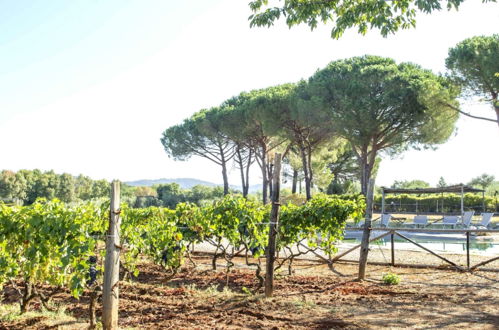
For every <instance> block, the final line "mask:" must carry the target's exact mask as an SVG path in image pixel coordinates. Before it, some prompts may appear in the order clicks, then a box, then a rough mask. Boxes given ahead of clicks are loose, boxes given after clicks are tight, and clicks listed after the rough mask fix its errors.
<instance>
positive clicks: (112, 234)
mask: <svg viewBox="0 0 499 330" xmlns="http://www.w3.org/2000/svg"><path fill="white" fill-rule="evenodd" d="M120 224H121V219H120V182H119V181H113V183H112V184H111V210H110V216H109V230H108V232H107V233H108V236H107V239H106V259H105V264H104V287H103V290H102V326H103V328H104V329H105V330H115V329H118V302H119V295H118V293H119V292H118V291H119V290H118V283H119V271H120V249H121V247H120Z"/></svg>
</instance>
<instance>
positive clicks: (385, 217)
mask: <svg viewBox="0 0 499 330" xmlns="http://www.w3.org/2000/svg"><path fill="white" fill-rule="evenodd" d="M391 219H392V215H391V214H382V215H381V219H380V220H381V221H380V224H379V225H380V226H381V227H388V223H389V222H390V220H391Z"/></svg>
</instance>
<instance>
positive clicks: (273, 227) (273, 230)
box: [265, 153, 281, 297]
mask: <svg viewBox="0 0 499 330" xmlns="http://www.w3.org/2000/svg"><path fill="white" fill-rule="evenodd" d="M272 185H273V190H272V210H271V212H270V224H269V227H270V228H269V229H270V230H269V242H268V247H267V264H266V266H267V272H266V274H265V297H272V293H273V291H274V261H275V252H276V237H277V224H278V222H279V206H280V204H279V191H280V189H281V154H279V153H276V154H275V157H274V173H273V182H272Z"/></svg>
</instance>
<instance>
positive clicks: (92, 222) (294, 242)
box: [0, 195, 365, 323]
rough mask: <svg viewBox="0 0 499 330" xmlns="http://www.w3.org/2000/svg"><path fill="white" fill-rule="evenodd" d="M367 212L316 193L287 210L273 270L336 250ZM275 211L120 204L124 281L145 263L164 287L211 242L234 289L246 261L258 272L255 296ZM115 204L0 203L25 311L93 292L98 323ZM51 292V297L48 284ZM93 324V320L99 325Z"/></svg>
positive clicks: (355, 199) (230, 205)
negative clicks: (157, 271) (156, 270)
mask: <svg viewBox="0 0 499 330" xmlns="http://www.w3.org/2000/svg"><path fill="white" fill-rule="evenodd" d="M363 209H365V205H364V200H363V198H362V197H360V196H339V197H331V196H326V195H317V196H315V197H314V198H313V199H312V200H311V201H309V202H308V203H307V204H305V205H303V206H296V205H293V204H289V205H285V206H284V205H283V206H282V207H281V214H280V221H279V227H278V228H279V229H278V236H277V237H278V239H277V248H278V251H282V252H285V257H282V258H280V259H278V261H277V263H276V269H275V270H276V271H279V270H281V269H284V267H283V266H287V267H286V268H287V271H288V272H289V273H292V266H293V262H294V260H295V258H296V257H298V256H299V255H300V254H303V253H306V252H308V251H316V250H321V251H322V252H323V253H325V254H326V255H332V254H334V253H335V251H336V244H337V242H338V240H340V239H341V238H342V235H343V228H344V226H345V221H346V220H347V219H352V218H358V217H360V216H361V214H362V211H363ZM269 213H270V208H269V206H264V205H262V204H259V203H256V202H252V201H249V200H247V199H244V198H242V197H240V196H232V195H228V196H226V197H225V198H224V199H222V200H220V201H217V202H214V203H213V204H212V205H209V206H205V207H198V206H195V205H192V204H184V203H181V204H178V205H177V207H176V208H175V209H174V210H171V209H167V208H157V207H150V208H145V209H133V208H129V207H128V206H126V205H122V208H121V210H120V216H121V218H122V225H121V246H120V249H121V261H122V264H121V267H122V269H121V272H120V273H121V278H122V279H123V280H129V279H133V280H136V279H137V278H138V276H139V275H140V272H139V268H138V267H137V265H138V262H139V260H142V262H143V258H145V259H146V260H147V262H151V263H153V264H155V265H156V266H157V267H160V268H161V269H162V273H163V280H164V281H168V280H171V279H173V278H174V277H175V276H176V275H177V273H178V271H179V269H180V268H181V266H182V265H184V264H185V263H192V264H193V265H195V261H194V260H193V258H192V257H191V255H190V251H191V248H192V247H193V246H194V245H195V244H199V243H202V242H204V243H209V244H210V245H212V246H213V248H214V249H215V252H214V253H213V254H212V255H211V260H212V261H211V264H212V268H213V269H216V268H217V264H219V262H217V261H223V263H224V264H225V274H226V281H227V284H228V282H229V277H230V276H231V274H232V270H233V267H234V265H235V263H234V260H233V259H234V258H236V257H239V258H243V260H244V261H245V264H246V266H247V267H248V268H250V269H253V270H254V283H255V285H254V286H253V291H254V293H258V292H259V291H260V290H261V287H262V284H263V280H264V278H263V276H262V264H261V259H262V258H261V257H262V256H264V254H265V249H266V244H267V238H268V230H269ZM108 219H109V204H105V203H104V204H101V205H96V204H91V203H87V204H82V205H77V206H68V205H66V204H64V203H62V202H60V201H58V200H52V201H46V200H38V201H37V202H36V203H34V204H32V205H29V206H7V205H5V204H0V242H1V243H0V286H3V285H9V286H11V287H12V288H15V290H16V292H17V294H18V298H19V299H20V312H21V313H25V312H26V311H28V310H29V308H30V303H32V302H34V301H37V304H42V305H43V307H44V308H46V309H48V310H51V309H53V307H52V305H51V297H52V296H54V295H56V294H59V293H61V292H70V293H71V295H72V296H73V297H75V298H78V297H80V296H81V295H82V294H88V295H89V296H90V297H92V299H90V301H89V304H90V310H91V317H92V318H95V316H94V315H95V309H96V301H97V300H98V296H99V290H100V288H101V283H102V274H103V264H104V263H103V259H104V258H103V257H104V254H105V251H104V245H105V240H106V235H107V233H106V231H107V227H108ZM47 285H48V286H50V288H51V291H50V292H47V290H46V287H47ZM92 322H94V323H95V319H94V320H92Z"/></svg>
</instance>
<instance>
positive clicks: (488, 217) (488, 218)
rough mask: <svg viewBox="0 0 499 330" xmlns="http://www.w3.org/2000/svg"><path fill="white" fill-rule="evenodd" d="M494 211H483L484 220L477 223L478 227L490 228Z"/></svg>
mask: <svg viewBox="0 0 499 330" xmlns="http://www.w3.org/2000/svg"><path fill="white" fill-rule="evenodd" d="M493 216H494V213H482V221H481V222H480V223H479V224H477V225H476V227H477V228H488V227H489V225H490V221H491V220H492V217H493Z"/></svg>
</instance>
